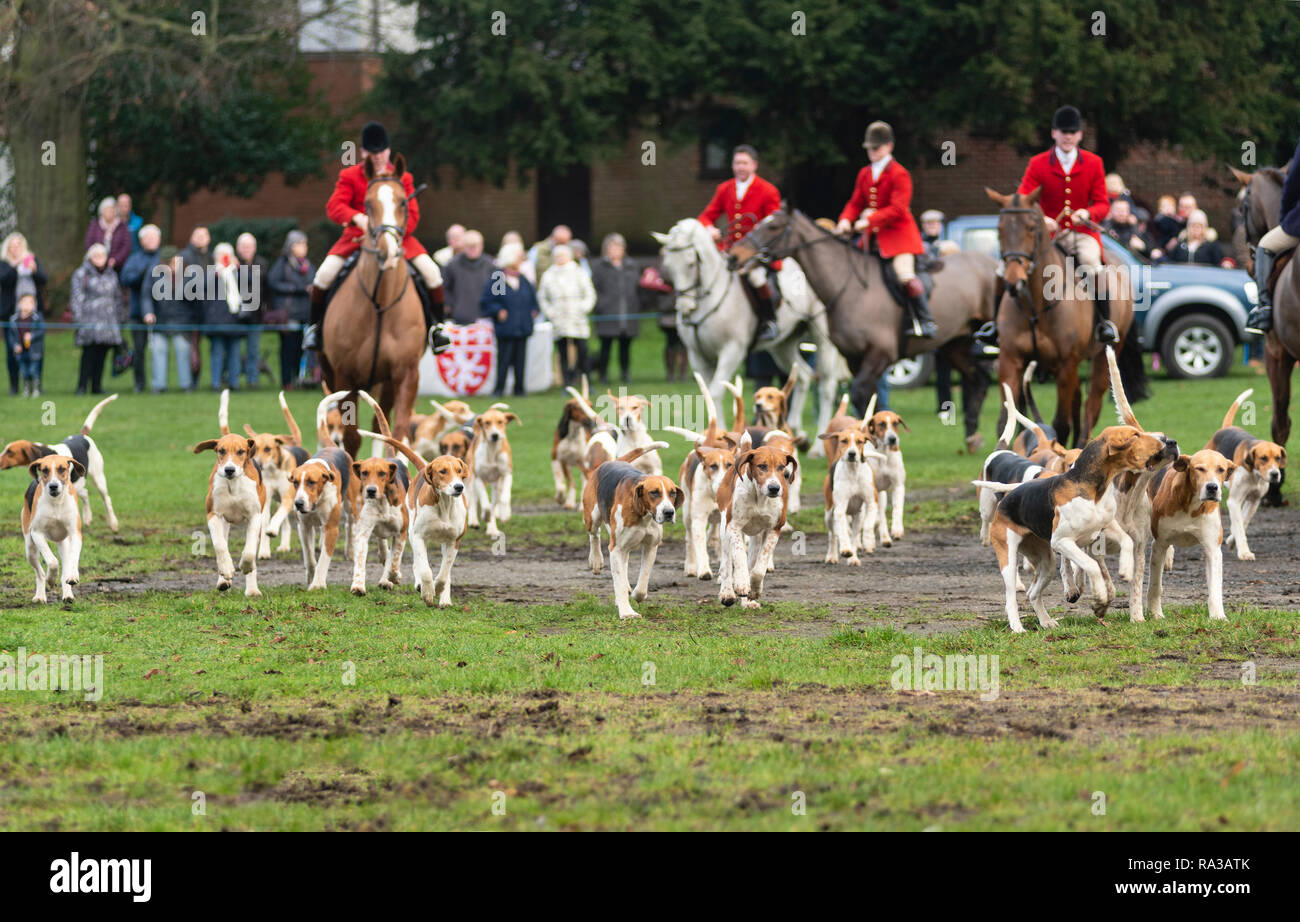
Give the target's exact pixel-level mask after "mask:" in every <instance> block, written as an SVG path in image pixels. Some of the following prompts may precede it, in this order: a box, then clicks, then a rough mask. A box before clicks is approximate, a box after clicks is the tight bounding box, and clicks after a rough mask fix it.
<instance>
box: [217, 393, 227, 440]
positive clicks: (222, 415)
mask: <svg viewBox="0 0 1300 922" xmlns="http://www.w3.org/2000/svg"><path fill="white" fill-rule="evenodd" d="M217 425H219V426H220V427H221V434H222V435H230V389H229V388H227V389H225V390H223V391H222V392H221V399H220V400H219V401H217Z"/></svg>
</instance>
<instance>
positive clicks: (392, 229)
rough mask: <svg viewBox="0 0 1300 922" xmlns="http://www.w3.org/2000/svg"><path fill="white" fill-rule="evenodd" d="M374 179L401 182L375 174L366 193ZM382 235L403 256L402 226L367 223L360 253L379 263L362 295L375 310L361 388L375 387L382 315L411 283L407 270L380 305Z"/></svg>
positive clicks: (423, 188)
mask: <svg viewBox="0 0 1300 922" xmlns="http://www.w3.org/2000/svg"><path fill="white" fill-rule="evenodd" d="M378 182H395V183H397V184H398V185H401V183H402V180H401V179H400V178H399V177H397V176H376V177H375V178H374V179H372V180H370V182H368V183H367V184H366V191H367V192H369V191H370V187H371V186H373V185H374V184H375V183H378ZM427 186H428V183H425V184H424V185H422V186H420V188H418V189H416V190H415V191H414V192H413V193H411V195H410V197H408V198H407V200H406V202H405V203H404V206H403V207H410V202H411V199H413V198H415V197H416V196H417V195H419V194H420V193H421V192H423V191H424V190H425V188H426V187H427ZM402 191H403V192H405V191H406V190H405V189H403V190H402ZM384 234H389V235H390V236H392V237H393V239H394V241H395V242H396V246H397V249H398V251H399V256H398V259H404V257H403V256H402V255H401V254H400V251H401V250H402V248H403V246H404V243H405V240H406V228H405V227H398V226H397V225H395V224H377V225H374V226H373V227H372V226H369V225H367V228H366V233H365V240H366V241H367V242H370V243H371V244H372V245H371V246H366V244H365V243H362V244H361V250H362V252H365V253H369V254H370V255H371V256H373V257H375V260H376V262H378V264H379V271H378V272H376V273H375V285H374V288H372V289H371V290H370V293H369V294H367V295H366V298H367V299H368V300H369V301H370V306H371V307H373V308H374V309H375V347H374V349H373V350H372V351H371V353H370V374H369V376H368V379H367V383H366V387H365V389H366V390H370V389H371V388H372V387H374V386H375V369H376V368H378V367H379V340H380V334H381V333H383V331H384V314H385V313H386V312H387V311H389V310H391V309H392V308H394V307H396V306H397V305H398V304H400V303H401V302H402V298H404V297H405V296H406V287H407V286H408V285H410V284H411V273H410V271H409V270H408V271H407V272H406V273H405V276H404V277H403V279H402V290H401V291H399V292H398V293H397V297H396V298H394V299H393V300H392V301H390V302H389V303H388V304H386V305H384V306H383V307H380V305H379V286H380V285H382V284H383V281H384V272H385V271H386V270H385V269H384V264H383V262H382V261H381V260H380V252H379V240H380V238H382V237H383V236H384ZM356 276H357V287H358V288H360V289H361V291H362V292H363V293H365V290H366V289H365V286H364V285H362V284H361V273H360V272H358V273H357V274H356Z"/></svg>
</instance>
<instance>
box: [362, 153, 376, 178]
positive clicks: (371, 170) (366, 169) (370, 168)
mask: <svg viewBox="0 0 1300 922" xmlns="http://www.w3.org/2000/svg"><path fill="white" fill-rule="evenodd" d="M361 172H362V173H364V174H365V175H366V181H367V182H369V181H370V180H372V179H374V178H375V165H374V164H373V163H371V162H370V158H369V157H366V158H365V163H364V164H363V165H362V167H361Z"/></svg>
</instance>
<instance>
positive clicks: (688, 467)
mask: <svg viewBox="0 0 1300 922" xmlns="http://www.w3.org/2000/svg"><path fill="white" fill-rule="evenodd" d="M735 464H736V459H735V455H734V454H733V453H732V452H731V451H730V450H728V449H723V448H714V447H707V446H705V445H702V444H699V445H696V446H695V448H694V449H693V450H692V451H691V453H690V454H688V455H687V456H686V460H685V461H683V462H682V468H681V471H680V472H679V473H678V477H677V479H678V480H679V481H680V482H681V485H682V493H683V496H684V501H683V503H682V521H683V522H684V523H685V525H686V575H687V576H698V577H699V578H700V579H713V568H712V567H711V566H709V549H708V545H709V541H708V539H709V530H710V529H713V531H714V533H715V534H716V533H717V528H718V523H719V522H720V521H721V517H720V515H719V513H718V487H719V486H721V485H722V481H723V478H725V477H726V476H727V473H728V471H730V470H731V469H732V468H733V467H734V466H735Z"/></svg>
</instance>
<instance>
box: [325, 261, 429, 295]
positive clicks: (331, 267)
mask: <svg viewBox="0 0 1300 922" xmlns="http://www.w3.org/2000/svg"><path fill="white" fill-rule="evenodd" d="M411 265H413V266H414V267H415V271H416V272H418V273H420V278H422V279H423V280H424V284H425V285H426V286H427V287H428V288H429V290H430V291H432V290H433V289H434V288H437V287H438V286H440V285H441V284H442V272H441V271H439V269H438V264H437V263H436V262H434V261H433V257H431V256H430V255H429V254H428V253H421V254H420V255H419V256H417V257H415V259H413V260H411ZM342 268H343V257H342V256H334V255H332V254H331V255H329V256H326V257H325V258H324V259H323V260H321V264H320V268H319V269H317V270H316V278H315V279H313V280H312V284H313V285H315V286H316V287H317V288H322V289H328V288H329V287H330V286H331V285H333V284H334V279H335V278H337V277H338V274H339V270H340V269H342Z"/></svg>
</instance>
